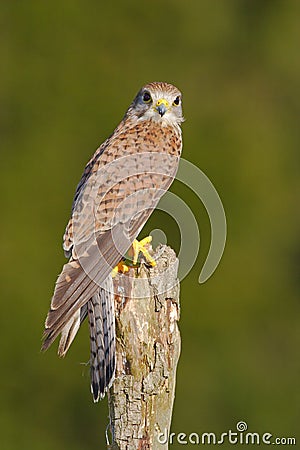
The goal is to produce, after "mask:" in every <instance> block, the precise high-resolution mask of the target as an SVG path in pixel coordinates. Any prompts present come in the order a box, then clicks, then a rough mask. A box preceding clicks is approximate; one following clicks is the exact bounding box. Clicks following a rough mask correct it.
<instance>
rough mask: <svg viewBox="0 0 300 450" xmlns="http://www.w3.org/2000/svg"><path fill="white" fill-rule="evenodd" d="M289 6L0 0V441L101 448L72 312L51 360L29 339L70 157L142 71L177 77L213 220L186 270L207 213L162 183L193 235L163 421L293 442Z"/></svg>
mask: <svg viewBox="0 0 300 450" xmlns="http://www.w3.org/2000/svg"><path fill="white" fill-rule="evenodd" d="M299 18H300V2H297V1H296V0H295V1H293V0H285V1H276V0H272V1H271V0H270V1H266V0H265V1H261V0H256V1H255V0H251V1H250V0H249V1H244V0H228V1H221V0H198V1H196V0H194V1H191V0H187V1H182V0H173V1H171V0H170V1H163V0H153V1H151V2H142V1H138V0H134V1H129V0H128V1H126V2H122V1H111V2H101V1H100V0H98V1H96V0H94V1H83V0H81V1H80V0H72V1H71V0H64V1H56V0H52V1H51V2H50V1H48V2H47V1H38V0H36V1H33V0H27V1H3V2H1V27H0V34H1V39H0V54H1V75H0V121H1V125H0V126H1V129H0V139H1V150H0V151H1V153H0V155H1V177H0V185H1V191H0V192H1V221H0V224H1V225H0V226H1V233H0V249H1V261H0V264H1V269H0V275H1V318H0V320H1V322H0V333H1V336H0V339H1V358H0V361H1V370H0V387H1V395H0V405H1V408H0V439H1V443H0V446H1V449H3V450H17V449H18V450H19V449H23V450H29V449H30V450H41V449H43V450H53V449H55V450H71V449H72V450H84V449H89V450H90V449H104V448H105V439H104V430H105V427H106V425H107V422H108V420H107V403H106V400H104V401H102V402H101V403H100V404H96V405H94V404H93V403H92V399H91V395H90V393H89V369H88V366H87V365H86V363H87V361H88V359H89V343H88V333H87V328H86V326H84V327H83V329H82V330H81V331H80V333H79V335H78V337H77V339H76V341H75V343H74V345H73V346H72V348H71V350H70V352H69V354H68V356H67V357H66V359H65V360H59V359H58V358H57V356H56V348H51V350H50V351H49V352H47V353H46V354H41V353H40V341H41V335H42V329H43V323H44V319H45V315H46V313H47V310H48V306H49V302H50V298H51V295H52V290H53V286H54V282H55V279H56V276H57V274H58V273H59V271H60V268H61V265H62V264H63V263H64V257H63V253H62V249H61V240H62V239H61V238H62V234H63V231H64V227H65V225H66V222H67V220H68V216H69V213H70V207H71V202H72V197H73V194H74V190H75V187H76V184H77V182H78V181H79V178H80V176H81V173H82V170H83V167H84V165H85V163H86V162H87V160H88V159H89V157H90V156H91V154H92V153H93V151H94V150H95V149H96V147H97V146H98V144H100V143H101V142H102V141H103V140H104V138H106V137H107V136H108V135H109V134H110V133H111V132H112V130H113V128H114V127H115V126H116V125H117V124H118V122H119V121H120V119H121V118H122V116H123V114H124V112H125V110H126V108H127V106H128V105H129V103H130V102H131V100H132V98H133V96H134V95H135V94H136V92H137V91H138V90H139V88H140V87H141V86H142V85H143V84H145V83H146V82H148V81H155V80H157V81H168V82H172V83H174V84H176V86H178V87H179V88H180V89H181V90H182V91H183V94H184V113H185V117H186V122H185V123H184V124H183V133H184V157H185V158H186V159H188V160H190V161H191V162H193V163H194V164H196V165H197V166H199V167H200V168H201V169H202V170H203V171H204V172H205V173H206V174H207V175H208V176H209V178H210V179H211V180H212V182H213V183H214V185H215V187H216V188H217V190H218V192H219V194H220V196H221V198H222V201H223V204H224V208H225V210H226V216H227V221H228V240H227V245H226V249H225V253H224V256H223V259H222V261H221V264H220V265H219V267H218V269H217V271H216V272H215V274H214V275H213V277H212V278H211V279H210V280H209V281H208V282H206V283H205V284H203V285H199V284H198V282H197V278H198V275H199V272H200V269H201V267H202V265H203V261H204V260H205V257H206V254H207V251H208V248H209V242H210V227H209V220H208V217H207V214H206V212H205V209H204V207H203V205H202V204H201V202H200V201H199V200H198V199H197V197H196V196H195V195H194V194H192V193H191V191H189V189H188V188H186V187H184V186H182V185H181V184H180V183H178V182H176V183H175V184H174V186H173V187H172V190H173V192H175V193H176V194H178V195H180V196H181V197H182V198H183V199H184V201H186V202H187V203H188V204H189V206H190V207H191V208H192V210H193V212H194V214H195V216H196V217H197V220H198V222H199V228H200V232H201V250H200V254H199V257H198V259H197V263H196V265H195V266H194V268H193V270H192V271H191V272H190V274H189V275H188V277H186V278H185V280H184V281H183V282H182V293H181V303H182V315H181V322H180V328H181V332H182V340H183V343H182V354H181V358H180V363H179V367H178V377H177V393H176V402H175V408H174V418H173V425H172V430H173V431H174V432H175V433H179V432H184V433H187V434H188V433H191V432H197V433H202V432H209V431H213V432H215V433H218V434H221V433H222V432H226V431H228V429H232V430H235V429H236V423H237V422H238V421H240V420H244V421H246V422H247V424H248V430H249V431H252V432H270V433H272V434H273V436H274V437H277V436H295V437H296V438H298V442H299V439H300V435H299V423H300V412H299V404H300V389H299V375H300V363H299V346H300V327H299V313H300V303H299V257H300V250H299V248H300V247H299V244H300V242H299V234H298V231H299V213H298V210H299V143H300V139H299V138H300V132H299V113H300V106H299V105H300V94H299V93H300V58H299V45H300V27H299ZM153 228H161V229H164V230H165V231H166V234H167V236H168V242H169V243H170V244H171V245H172V246H173V247H175V248H176V249H178V248H179V233H178V229H177V227H176V225H175V223H174V222H173V221H172V220H171V219H168V218H166V217H165V215H164V214H159V213H155V215H154V216H153V218H151V221H150V223H149V224H148V225H147V229H146V230H145V232H146V231H148V230H151V229H153ZM297 433H298V435H297ZM222 447H223V448H230V446H229V444H223V446H222ZM236 447H238V446H236ZM172 448H174V449H177V448H178V449H179V448H182V446H181V445H179V444H174V446H173V447H172Z"/></svg>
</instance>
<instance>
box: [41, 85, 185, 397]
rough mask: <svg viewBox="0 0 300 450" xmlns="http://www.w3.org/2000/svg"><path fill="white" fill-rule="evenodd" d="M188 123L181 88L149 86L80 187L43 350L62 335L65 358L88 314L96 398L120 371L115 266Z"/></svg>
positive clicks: (170, 174) (170, 169)
mask: <svg viewBox="0 0 300 450" xmlns="http://www.w3.org/2000/svg"><path fill="white" fill-rule="evenodd" d="M182 121H183V117H182V108H181V93H180V91H179V90H178V89H177V88H176V87H174V86H172V85H171V84H168V83H149V84H147V85H146V86H144V87H143V88H142V89H141V90H140V91H139V93H138V94H137V96H136V97H135V99H134V100H133V102H132V104H131V105H130V107H129V108H128V110H127V112H126V114H125V116H124V118H123V120H122V121H121V123H120V124H119V125H118V127H117V128H116V129H115V131H114V132H113V134H112V135H111V136H110V137H109V138H108V139H107V140H106V141H105V142H104V143H103V144H102V145H101V146H100V147H99V148H98V149H97V150H96V152H95V154H94V155H93V157H92V158H91V160H90V161H89V162H88V164H87V165H86V168H85V170H84V172H83V175H82V177H81V180H80V182H79V184H78V186H77V189H76V192H75V197H74V201H73V206H72V214H71V218H70V220H69V223H68V225H67V227H66V231H65V234H64V239H63V248H64V251H65V255H66V257H68V258H69V262H68V263H66V264H65V265H64V266H63V269H62V272H61V274H60V275H59V277H58V280H57V282H56V285H55V291H54V295H53V297H52V300H51V306H50V311H49V313H48V315H47V318H46V324H45V333H44V344H43V349H44V350H45V349H47V348H48V347H49V346H50V345H51V344H52V342H53V341H54V340H55V338H56V337H57V336H58V335H59V334H61V338H60V343H59V348H58V353H59V355H60V356H64V355H65V354H66V352H67V350H68V349H69V347H70V345H71V343H72V341H73V339H74V337H75V335H76V333H77V331H78V329H79V327H80V324H81V322H82V321H83V320H84V319H85V317H86V316H88V321H89V328H90V342H91V359H90V364H91V388H92V393H93V398H94V401H97V400H98V399H99V398H101V397H103V396H104V395H105V392H106V390H107V389H108V388H109V386H110V385H111V383H112V382H113V379H114V373H115V328H114V327H115V323H114V297H113V288H112V279H111V271H112V269H113V268H114V267H115V266H116V265H117V264H118V262H119V261H120V260H121V258H122V257H123V256H124V254H125V253H126V252H127V250H128V249H129V247H130V246H131V244H132V243H133V241H134V239H135V238H136V237H137V235H138V234H139V232H140V230H141V228H142V227H143V225H144V224H145V222H146V221H147V219H148V217H149V216H150V214H151V213H152V211H153V209H154V208H155V207H156V205H157V203H158V201H159V199H160V197H161V196H162V195H163V193H164V192H165V191H166V190H167V189H168V188H169V186H170V184H171V183H172V181H173V179H174V177H175V175H176V171H177V168H178V163H179V157H180V154H181V149H182V140H181V127H180V124H181V122H182Z"/></svg>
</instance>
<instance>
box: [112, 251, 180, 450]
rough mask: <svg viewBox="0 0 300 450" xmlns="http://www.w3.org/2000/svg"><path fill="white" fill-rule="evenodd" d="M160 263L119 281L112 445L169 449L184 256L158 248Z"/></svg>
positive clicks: (125, 448)
mask: <svg viewBox="0 0 300 450" xmlns="http://www.w3.org/2000/svg"><path fill="white" fill-rule="evenodd" d="M155 258H156V261H157V266H156V267H154V268H151V269H148V268H146V267H145V266H142V267H141V268H140V269H139V273H138V274H137V273H136V269H130V271H129V276H128V275H118V276H117V277H116V278H115V280H114V288H115V307H116V327H117V350H116V357H117V371H116V379H115V381H114V384H113V386H112V388H111V389H110V392H109V396H108V398H109V415H110V430H111V436H112V443H111V444H110V445H108V448H110V449H120V450H135V449H141V450H142V449H143V450H144V449H151V450H166V449H168V443H167V442H166V438H167V436H168V435H169V431H170V426H171V420H172V409H173V402H174V395H175V383H176V367H177V362H178V359H179V355H180V333H179V329H178V325H177V321H178V320H179V312H180V307H179V281H178V279H177V269H178V260H177V258H176V255H175V253H174V251H173V250H172V249H171V248H170V247H167V246H159V247H158V248H157V249H156V254H155Z"/></svg>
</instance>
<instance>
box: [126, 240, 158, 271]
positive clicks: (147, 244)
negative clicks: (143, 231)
mask: <svg viewBox="0 0 300 450" xmlns="http://www.w3.org/2000/svg"><path fill="white" fill-rule="evenodd" d="M151 241H152V236H147V237H145V238H144V239H142V240H141V241H138V240H137V239H135V240H134V241H133V244H132V249H133V258H132V263H133V265H134V266H135V265H136V264H137V262H138V257H139V254H140V253H142V255H143V256H144V258H145V260H146V262H147V263H148V264H149V265H150V266H152V267H154V266H156V261H155V259H154V258H153V257H152V256H151V255H150V253H149V250H150V248H151Z"/></svg>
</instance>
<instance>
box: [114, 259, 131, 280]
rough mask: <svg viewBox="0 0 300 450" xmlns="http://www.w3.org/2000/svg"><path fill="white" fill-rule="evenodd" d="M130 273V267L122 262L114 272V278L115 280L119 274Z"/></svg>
mask: <svg viewBox="0 0 300 450" xmlns="http://www.w3.org/2000/svg"><path fill="white" fill-rule="evenodd" d="M128 271H129V267H128V266H127V265H126V264H125V262H124V261H120V262H119V264H117V265H116V267H114V268H113V270H112V273H111V275H112V277H113V278H114V277H115V276H116V275H117V274H118V273H126V272H128Z"/></svg>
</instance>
